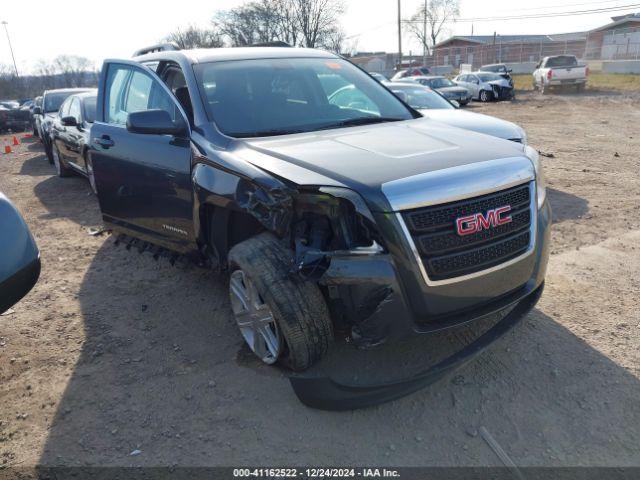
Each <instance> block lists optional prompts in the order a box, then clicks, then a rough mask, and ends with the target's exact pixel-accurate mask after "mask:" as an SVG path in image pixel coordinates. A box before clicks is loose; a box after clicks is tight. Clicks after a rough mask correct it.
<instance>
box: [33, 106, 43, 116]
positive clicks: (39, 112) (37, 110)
mask: <svg viewBox="0 0 640 480" xmlns="http://www.w3.org/2000/svg"><path fill="white" fill-rule="evenodd" d="M33 114H34V115H42V108H40V107H33Z"/></svg>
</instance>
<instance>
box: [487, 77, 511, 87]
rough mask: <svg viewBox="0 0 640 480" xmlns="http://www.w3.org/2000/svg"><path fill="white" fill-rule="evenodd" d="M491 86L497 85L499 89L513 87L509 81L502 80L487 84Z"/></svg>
mask: <svg viewBox="0 0 640 480" xmlns="http://www.w3.org/2000/svg"><path fill="white" fill-rule="evenodd" d="M486 83H488V84H489V85H497V86H499V87H511V84H510V83H509V80H506V79H504V78H501V79H500V80H491V81H490V82H486Z"/></svg>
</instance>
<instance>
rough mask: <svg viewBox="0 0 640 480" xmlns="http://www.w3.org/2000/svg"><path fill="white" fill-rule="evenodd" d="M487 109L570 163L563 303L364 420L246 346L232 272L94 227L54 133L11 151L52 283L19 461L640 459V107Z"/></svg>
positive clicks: (1, 435) (16, 436)
mask: <svg viewBox="0 0 640 480" xmlns="http://www.w3.org/2000/svg"><path fill="white" fill-rule="evenodd" d="M470 110H472V111H476V112H482V113H488V114H492V115H496V116H498V117H502V118H505V119H508V120H512V121H515V122H517V123H518V124H520V125H521V126H523V127H524V128H525V129H526V130H527V131H528V133H529V138H530V143H531V144H532V145H534V146H536V147H537V148H539V149H540V150H541V151H543V152H546V153H548V154H552V155H553V157H548V158H545V159H544V168H545V171H546V174H547V178H548V181H549V197H550V199H551V203H552V206H553V209H554V220H555V225H554V228H553V247H552V256H551V261H550V265H549V272H548V280H547V288H546V291H545V293H544V296H543V298H542V299H541V301H540V303H539V305H538V307H537V309H536V310H535V311H533V312H532V313H531V314H530V315H529V316H528V317H527V318H526V319H525V320H524V321H523V322H521V323H520V325H519V326H518V327H516V328H515V329H514V330H513V331H511V332H510V333H509V334H508V335H506V336H505V337H504V338H502V339H501V340H499V341H498V342H496V344H494V345H493V346H492V347H491V348H490V349H489V350H488V351H486V352H485V353H484V354H483V355H482V356H481V357H480V358H479V359H478V360H477V361H475V362H473V363H471V364H469V365H467V366H465V367H464V368H463V369H461V370H459V371H457V372H456V373H455V374H453V375H451V376H449V377H447V378H445V379H443V380H441V381H439V382H438V383H436V384H433V385H432V386H430V387H428V388H426V389H424V390H422V391H420V392H418V393H415V394H413V395H411V396H408V397H406V398H403V399H401V400H398V401H395V402H392V403H389V404H386V405H382V406H379V407H375V408H370V409H366V410H360V411H354V412H344V413H332V412H322V411H316V410H312V409H309V408H306V407H304V406H303V405H301V404H300V403H299V402H298V400H297V399H296V397H295V395H294V393H293V391H292V390H291V388H290V386H289V383H288V381H287V379H286V378H285V377H284V375H282V373H281V372H279V371H278V370H277V369H274V368H268V367H262V366H260V365H258V364H257V363H256V362H255V361H254V360H253V358H251V356H250V355H248V354H247V353H246V349H245V348H243V346H242V340H241V337H240V334H239V333H238V332H237V331H236V327H235V326H234V325H233V323H232V317H231V314H230V309H229V304H228V299H227V290H226V283H225V279H224V278H220V277H216V276H214V275H212V274H210V273H209V272H207V271H205V270H203V269H198V268H196V267H193V266H191V265H183V264H181V263H178V264H177V265H176V266H173V267H172V266H171V265H170V264H169V262H168V261H166V260H162V259H161V260H160V261H158V262H155V261H154V260H153V259H152V258H151V257H150V256H149V255H138V254H137V253H135V252H133V251H127V250H126V249H125V248H123V247H122V246H120V247H118V246H115V245H114V242H113V238H112V237H110V236H109V235H106V234H105V235H102V236H91V235H89V234H88V229H89V228H90V227H95V226H99V225H100V222H101V218H100V213H99V209H98V204H97V201H96V198H95V197H94V196H93V195H92V194H90V190H89V185H88V183H87V182H86V181H85V180H84V179H82V178H65V179H61V178H57V177H55V176H54V175H53V173H54V170H53V167H52V166H50V165H49V164H48V163H47V161H46V158H45V156H44V154H43V151H42V148H41V147H40V145H39V144H38V143H37V142H31V143H25V144H23V145H21V146H20V147H18V148H17V149H16V151H15V153H13V154H11V155H3V156H0V190H2V191H3V192H5V193H6V194H7V195H8V196H9V197H10V198H11V199H12V200H13V201H14V202H15V203H16V205H17V206H18V207H19V209H20V210H21V211H22V213H23V214H24V216H25V218H26V220H27V222H28V223H29V225H30V227H31V229H32V231H33V233H34V235H35V237H36V240H37V242H38V245H39V247H40V249H41V254H42V275H41V277H40V281H39V282H38V284H37V285H36V287H35V288H34V290H33V291H32V292H31V293H30V294H29V295H28V296H27V297H26V298H25V299H23V301H21V302H20V303H18V304H17V305H16V306H15V307H14V309H13V310H11V311H10V312H9V313H8V314H5V315H3V316H1V317H0V468H2V467H10V466H19V467H21V468H27V469H28V468H29V467H33V466H35V465H65V466H66V465H70V466H75V465H101V466H128V465H134V466H159V465H163V466H164V465H179V466H209V465H239V464H241V465H245V464H262V465H279V466H282V465H301V464H310V465H320V466H326V465H372V464H386V465H391V466H393V465H395V466H407V465H411V466H442V465H446V466H459V465H464V466H483V465H501V460H500V459H499V457H498V456H497V455H496V453H494V450H492V448H490V446H489V445H488V442H487V441H486V440H485V437H486V435H485V434H484V433H485V432H489V434H490V435H491V436H492V437H493V438H494V439H495V440H496V441H497V442H498V443H499V444H500V445H501V446H502V448H503V449H504V450H505V451H506V453H507V454H508V456H509V457H510V458H511V459H512V460H513V462H515V463H516V464H517V465H520V466H531V465H535V466H558V465H562V466H575V465H600V466H623V465H636V466H638V465H640V402H638V398H640V381H639V378H640V348H639V347H640V316H639V314H638V311H639V307H640V305H639V304H638V303H639V301H640V300H639V299H640V295H639V294H638V292H639V291H640V255H638V253H639V251H638V250H639V249H640V242H639V240H640V211H639V205H640V180H639V179H638V173H639V172H640V160H639V156H638V150H639V149H638V147H639V145H640V133H638V132H639V130H638V125H639V124H640V97H639V96H637V95H632V96H623V95H614V94H607V93H591V94H587V95H583V96H578V95H552V96H547V97H541V96H539V95H535V94H525V95H522V96H521V97H520V98H519V99H518V100H517V101H515V102H512V103H507V102H505V103H500V104H491V105H478V104H474V105H472V106H471V107H470ZM4 138H6V137H2V138H0V140H4ZM479 432H480V433H479ZM134 450H139V451H140V453H139V454H137V455H133V456H132V455H131V452H133V451H134ZM11 471H12V470H11V469H9V468H7V469H5V470H4V472H5V475H8V477H7V478H10V476H11ZM2 473H3V472H2V470H0V476H2Z"/></svg>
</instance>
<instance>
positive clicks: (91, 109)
mask: <svg viewBox="0 0 640 480" xmlns="http://www.w3.org/2000/svg"><path fill="white" fill-rule="evenodd" d="M96 101H97V97H86V98H85V99H84V119H85V121H86V122H89V123H93V122H94V121H95V119H96Z"/></svg>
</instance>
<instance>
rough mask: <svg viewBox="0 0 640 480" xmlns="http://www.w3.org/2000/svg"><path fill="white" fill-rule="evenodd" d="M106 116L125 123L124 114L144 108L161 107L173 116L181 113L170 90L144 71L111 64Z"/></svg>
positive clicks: (116, 122)
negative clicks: (167, 90) (169, 92)
mask: <svg viewBox="0 0 640 480" xmlns="http://www.w3.org/2000/svg"><path fill="white" fill-rule="evenodd" d="M106 91H107V95H106V98H105V117H106V118H105V120H106V121H107V123H112V124H117V125H125V124H126V123H127V116H128V115H129V114H130V113H133V112H141V111H145V110H164V111H166V112H167V113H169V116H170V117H171V119H172V120H174V121H175V120H176V118H178V115H180V113H179V110H178V108H177V106H176V104H175V103H174V101H173V100H172V99H171V97H170V96H169V94H168V93H167V92H166V91H165V90H164V89H163V88H162V86H161V85H160V84H159V82H158V81H157V80H155V79H153V78H152V77H151V76H150V75H148V74H147V73H145V72H143V71H140V70H138V69H136V68H133V67H131V66H128V65H112V66H111V67H109V73H108V76H107V88H106Z"/></svg>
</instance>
